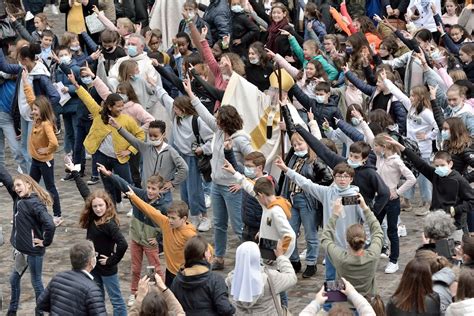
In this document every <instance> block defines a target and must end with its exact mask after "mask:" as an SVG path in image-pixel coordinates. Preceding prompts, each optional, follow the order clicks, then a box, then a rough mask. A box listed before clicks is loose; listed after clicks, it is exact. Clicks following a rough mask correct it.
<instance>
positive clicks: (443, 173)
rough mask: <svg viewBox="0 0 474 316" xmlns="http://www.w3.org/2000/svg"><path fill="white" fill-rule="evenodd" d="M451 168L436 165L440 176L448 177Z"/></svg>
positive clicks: (436, 170)
mask: <svg viewBox="0 0 474 316" xmlns="http://www.w3.org/2000/svg"><path fill="white" fill-rule="evenodd" d="M450 171H451V170H450V169H449V168H448V167H445V166H442V167H436V169H435V173H436V174H437V175H438V176H440V177H446V176H447V175H448V174H449V172H450Z"/></svg>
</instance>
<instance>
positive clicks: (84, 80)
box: [81, 76, 94, 85]
mask: <svg viewBox="0 0 474 316" xmlns="http://www.w3.org/2000/svg"><path fill="white" fill-rule="evenodd" d="M81 81H82V83H83V84H85V85H90V84H91V83H92V81H94V80H92V77H91V76H87V77H82V78H81Z"/></svg>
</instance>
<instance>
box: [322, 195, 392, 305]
mask: <svg viewBox="0 0 474 316" xmlns="http://www.w3.org/2000/svg"><path fill="white" fill-rule="evenodd" d="M358 201H359V206H360V208H361V209H362V210H363V211H364V216H365V218H366V220H367V222H366V223H367V226H368V227H369V229H370V239H371V241H370V246H369V247H367V248H365V245H366V241H367V235H366V232H365V229H364V226H363V225H361V224H359V223H356V224H352V225H350V226H349V227H348V228H347V230H346V231H345V237H346V241H347V243H348V246H349V247H347V248H344V247H341V246H340V245H338V242H337V241H336V238H337V235H338V234H340V230H337V229H336V227H337V225H338V223H339V221H341V220H342V221H345V218H344V214H343V213H344V205H342V201H341V198H338V199H336V200H335V201H334V203H333V207H332V210H333V213H332V215H331V217H330V219H329V220H328V221H327V224H326V225H325V226H324V230H323V234H322V237H321V245H322V246H323V248H324V249H326V251H327V255H328V257H329V258H330V260H331V262H332V263H333V264H334V267H335V269H336V272H337V278H338V279H339V278H345V279H347V280H348V281H349V282H350V283H351V284H353V286H354V287H355V289H356V290H357V292H359V293H360V294H361V295H363V296H366V297H367V296H368V297H373V296H374V295H375V271H376V270H377V265H378V262H379V259H380V250H381V249H382V244H383V231H382V227H380V224H379V223H378V220H377V218H376V217H375V215H374V213H372V211H371V210H370V208H369V207H368V206H367V204H365V201H364V198H363V197H362V195H360V194H359V197H358ZM346 214H347V213H346Z"/></svg>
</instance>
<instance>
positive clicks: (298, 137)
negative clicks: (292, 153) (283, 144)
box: [291, 133, 317, 163]
mask: <svg viewBox="0 0 474 316" xmlns="http://www.w3.org/2000/svg"><path fill="white" fill-rule="evenodd" d="M295 141H300V142H305V143H306V141H305V140H304V139H303V137H302V136H301V135H300V134H298V133H293V135H291V145H292V146H293V142H295ZM306 146H308V162H309V163H313V162H314V161H315V160H316V158H317V157H316V153H315V152H314V151H313V150H312V149H311V147H309V145H308V144H307V143H306Z"/></svg>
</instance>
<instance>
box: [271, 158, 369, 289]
mask: <svg viewBox="0 0 474 316" xmlns="http://www.w3.org/2000/svg"><path fill="white" fill-rule="evenodd" d="M275 165H276V166H277V167H278V168H280V169H281V170H282V171H283V172H284V173H285V175H286V177H287V178H288V180H290V181H291V182H294V183H295V185H297V186H299V187H300V188H301V190H303V191H304V192H307V193H308V194H310V195H312V196H314V197H315V198H316V199H317V200H318V201H320V202H321V203H322V205H323V206H322V207H323V224H324V225H326V224H327V223H328V221H329V219H330V218H331V215H332V209H333V203H334V201H335V200H336V199H339V198H341V197H344V198H350V197H352V198H354V197H357V196H359V187H357V186H354V185H351V183H352V181H353V179H354V175H355V171H354V169H353V168H352V167H350V166H349V165H348V164H347V163H340V164H338V165H336V166H335V167H334V168H333V176H334V183H333V184H332V185H331V186H323V185H320V184H316V183H314V182H313V181H311V180H310V179H308V178H305V177H304V176H302V175H301V174H299V173H298V172H296V170H293V169H290V168H288V167H287V166H286V165H285V162H284V161H283V160H282V159H281V157H278V158H277V159H276V160H275ZM343 212H344V214H345V216H344V217H343V218H342V216H341V219H340V220H339V221H338V222H337V224H336V227H335V231H336V235H335V236H334V240H335V242H336V244H337V245H338V246H340V247H343V248H346V246H347V243H346V239H345V237H346V236H344V232H345V231H346V230H347V228H348V227H349V226H350V225H352V224H356V223H361V222H363V221H364V220H365V215H364V214H363V211H362V208H361V206H359V205H358V204H353V205H344V210H343ZM335 279H336V269H335V267H334V265H333V264H332V263H331V259H330V258H329V257H328V256H326V280H335Z"/></svg>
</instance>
